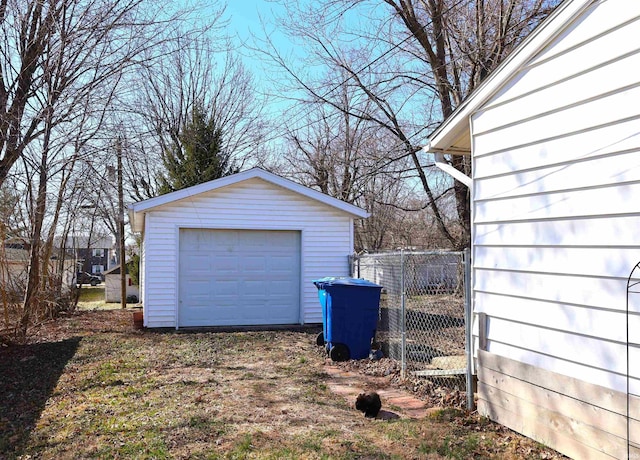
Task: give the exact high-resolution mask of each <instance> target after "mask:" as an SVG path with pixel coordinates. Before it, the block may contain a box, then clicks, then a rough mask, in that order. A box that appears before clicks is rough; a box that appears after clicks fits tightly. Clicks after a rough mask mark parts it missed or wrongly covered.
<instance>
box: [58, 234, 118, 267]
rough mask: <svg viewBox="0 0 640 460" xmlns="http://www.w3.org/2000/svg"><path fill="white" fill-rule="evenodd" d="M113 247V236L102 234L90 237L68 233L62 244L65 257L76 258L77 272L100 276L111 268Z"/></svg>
mask: <svg viewBox="0 0 640 460" xmlns="http://www.w3.org/2000/svg"><path fill="white" fill-rule="evenodd" d="M58 244H60V243H58ZM113 248H114V243H113V238H111V237H110V236H103V235H97V236H93V237H91V239H89V237H88V236H87V235H70V236H68V237H67V240H66V244H65V245H64V249H66V252H67V257H72V258H73V259H75V260H76V262H77V267H78V271H79V272H87V273H91V274H93V275H100V276H102V273H103V272H105V271H107V270H109V269H110V268H112V265H113V254H114V250H113Z"/></svg>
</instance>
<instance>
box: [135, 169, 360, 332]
mask: <svg viewBox="0 0 640 460" xmlns="http://www.w3.org/2000/svg"><path fill="white" fill-rule="evenodd" d="M129 216H130V221H131V225H132V227H133V230H134V231H136V232H140V233H141V234H142V247H141V253H140V255H141V267H140V275H141V292H140V294H141V301H142V303H143V308H144V322H145V326H146V327H175V328H179V327H188V326H230V325H232V326H236V325H270V324H307V323H320V322H322V310H321V307H320V302H319V300H318V293H317V289H316V287H315V286H314V284H313V282H312V281H313V280H314V279H317V278H321V277H325V276H348V274H349V255H351V254H352V253H353V220H354V219H359V218H364V217H367V216H368V214H367V212H365V211H364V210H362V209H360V208H358V207H356V206H353V205H351V204H348V203H345V202H343V201H340V200H337V199H335V198H332V197H330V196H327V195H325V194H322V193H320V192H318V191H315V190H312V189H310V188H307V187H304V186H302V185H299V184H296V183H294V182H292V181H289V180H287V179H284V178H282V177H279V176H277V175H274V174H271V173H268V172H266V171H264V170H262V169H259V168H254V169H251V170H248V171H244V172H241V173H238V174H235V175H232V176H227V177H223V178H221V179H217V180H214V181H210V182H207V183H204V184H200V185H196V186H194V187H190V188H187V189H184V190H179V191H177V192H173V193H169V194H166V195H162V196H159V197H156V198H152V199H150V200H146V201H141V202H139V203H135V204H133V205H131V206H130V208H129Z"/></svg>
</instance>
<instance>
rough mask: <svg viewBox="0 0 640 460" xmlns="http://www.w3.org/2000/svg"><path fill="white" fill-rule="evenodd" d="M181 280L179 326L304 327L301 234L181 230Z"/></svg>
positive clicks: (288, 232) (289, 232)
mask: <svg viewBox="0 0 640 460" xmlns="http://www.w3.org/2000/svg"><path fill="white" fill-rule="evenodd" d="M190 244H196V245H197V248H194V247H190V246H189V245H190ZM179 276H180V288H179V289H180V293H179V296H180V312H179V324H180V326H215V325H253V324H256V325H260V324H265V325H266V324H294V323H297V322H299V295H300V294H299V293H300V234H299V232H293V231H253V230H205V229H182V230H180V275H179Z"/></svg>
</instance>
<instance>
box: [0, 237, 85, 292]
mask: <svg viewBox="0 0 640 460" xmlns="http://www.w3.org/2000/svg"><path fill="white" fill-rule="evenodd" d="M3 244H4V248H2V251H1V252H0V259H1V260H0V270H1V272H0V284H2V286H3V287H5V286H6V288H7V289H8V291H9V292H13V293H15V294H16V295H22V293H23V290H24V288H25V287H26V284H27V279H28V276H29V257H30V252H31V244H30V243H29V242H28V241H27V240H25V239H23V238H9V239H6V240H5V241H4V243H3ZM58 257H59V254H55V253H54V254H53V255H52V256H51V259H50V260H49V267H48V273H49V275H52V276H57V277H60V278H61V281H62V284H63V286H71V285H72V283H73V279H74V277H75V272H74V265H73V262H72V261H69V260H65V261H64V264H61V263H60V260H59V259H58Z"/></svg>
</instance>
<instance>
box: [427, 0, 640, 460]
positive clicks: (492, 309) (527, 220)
mask: <svg viewBox="0 0 640 460" xmlns="http://www.w3.org/2000/svg"><path fill="white" fill-rule="evenodd" d="M427 150H429V151H431V152H434V153H436V154H437V156H436V158H437V159H438V160H440V161H441V160H442V157H439V156H438V155H442V154H462V155H471V158H472V169H473V178H472V179H473V180H472V183H471V196H472V258H473V269H472V280H473V285H472V290H473V292H472V304H473V308H474V312H475V314H476V330H475V339H476V348H477V351H476V354H477V370H478V397H479V402H478V410H479V411H480V413H481V414H483V415H487V416H488V417H490V418H491V419H493V420H496V421H498V422H500V423H503V424H505V425H507V426H508V427H510V428H512V429H514V430H516V431H519V432H521V433H524V434H526V435H528V436H531V437H533V438H534V439H536V440H538V441H540V442H542V443H544V444H547V445H550V446H552V447H553V448H555V449H557V450H559V451H560V452H562V453H564V454H566V455H569V456H571V457H574V458H580V459H595V458H598V459H599V458H606V459H612V458H616V459H623V458H640V294H630V296H629V297H627V278H628V276H629V274H630V273H631V271H632V269H633V268H634V266H635V264H636V263H637V262H638V261H640V236H639V235H640V201H639V199H638V197H640V2H638V1H636V0H566V1H564V2H563V3H562V4H561V5H560V6H559V7H558V8H557V9H556V11H555V12H554V13H553V14H552V15H551V16H550V17H549V18H548V20H546V21H545V22H543V23H542V24H541V25H540V26H539V27H538V28H537V29H536V30H535V31H534V32H533V33H532V34H531V36H530V37H529V38H528V40H526V42H525V43H523V45H522V46H520V47H519V48H518V49H517V50H516V51H515V52H514V53H513V54H512V55H511V56H510V57H509V59H507V60H506V62H504V63H503V64H502V65H501V66H500V68H499V69H497V70H496V71H495V72H494V73H493V74H492V75H491V76H490V77H489V78H488V79H487V80H486V81H485V82H484V84H482V85H481V86H480V87H479V88H478V89H477V90H476V91H475V92H474V93H473V94H472V95H471V96H470V97H469V98H468V99H467V100H466V101H465V102H464V103H463V104H462V105H461V106H460V107H459V108H458V110H457V111H456V112H455V113H454V114H453V115H452V116H451V117H450V118H449V119H447V120H445V122H444V123H443V125H442V126H441V127H440V128H439V129H438V130H436V132H434V133H433V135H432V136H431V143H430V146H429V147H428V149H427ZM633 281H638V280H637V279H635V280H633ZM627 298H629V300H630V302H629V310H628V311H627Z"/></svg>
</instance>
